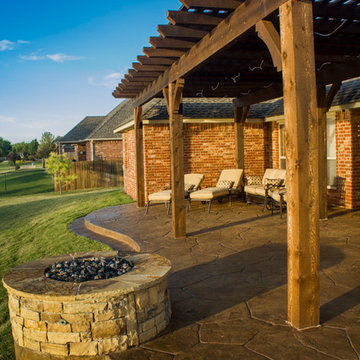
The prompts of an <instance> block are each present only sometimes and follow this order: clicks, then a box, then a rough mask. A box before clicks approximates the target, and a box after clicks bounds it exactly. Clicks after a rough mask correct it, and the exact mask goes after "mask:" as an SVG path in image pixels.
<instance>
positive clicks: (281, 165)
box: [280, 158, 286, 169]
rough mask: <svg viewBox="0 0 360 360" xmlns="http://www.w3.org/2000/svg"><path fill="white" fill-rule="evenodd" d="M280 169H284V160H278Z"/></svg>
mask: <svg viewBox="0 0 360 360" xmlns="http://www.w3.org/2000/svg"><path fill="white" fill-rule="evenodd" d="M280 169H286V159H284V158H282V159H280Z"/></svg>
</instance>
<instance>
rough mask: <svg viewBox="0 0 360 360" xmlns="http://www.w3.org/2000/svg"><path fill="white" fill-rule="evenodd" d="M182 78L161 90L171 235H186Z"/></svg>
mask: <svg viewBox="0 0 360 360" xmlns="http://www.w3.org/2000/svg"><path fill="white" fill-rule="evenodd" d="M183 88H184V79H178V80H177V81H176V82H174V83H171V84H169V86H168V87H167V88H165V89H164V90H163V94H164V98H165V101H166V106H167V110H168V114H169V124H170V149H171V191H172V194H171V197H172V201H171V208H172V229H173V236H174V237H175V238H180V237H184V236H186V219H185V204H184V187H185V184H184V131H183V115H182V96H183Z"/></svg>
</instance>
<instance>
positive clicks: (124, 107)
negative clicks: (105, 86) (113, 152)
mask: <svg viewBox="0 0 360 360" xmlns="http://www.w3.org/2000/svg"><path fill="white" fill-rule="evenodd" d="M133 102H134V101H133V100H125V101H123V102H121V103H120V104H119V105H118V106H116V108H114V109H113V110H111V111H110V112H109V113H108V114H107V115H106V116H105V117H104V119H103V121H102V122H101V123H100V124H99V125H98V126H97V127H96V128H95V129H94V130H93V131H92V132H91V133H90V134H89V135H88V136H87V137H86V139H85V140H120V139H121V134H114V132H113V130H114V129H115V127H116V126H117V124H118V123H119V122H120V121H121V120H122V118H124V117H126V118H127V117H130V116H133V112H134V108H133V106H132V105H133Z"/></svg>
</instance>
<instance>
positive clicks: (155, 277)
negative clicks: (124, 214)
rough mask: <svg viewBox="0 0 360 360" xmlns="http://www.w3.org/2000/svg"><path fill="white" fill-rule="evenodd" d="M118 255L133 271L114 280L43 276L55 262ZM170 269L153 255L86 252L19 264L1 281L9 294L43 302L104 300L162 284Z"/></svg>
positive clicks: (165, 260)
mask: <svg viewBox="0 0 360 360" xmlns="http://www.w3.org/2000/svg"><path fill="white" fill-rule="evenodd" d="M113 256H120V257H122V258H123V259H126V260H128V261H131V262H132V263H134V268H133V269H132V270H131V271H129V272H127V273H125V274H123V275H121V276H117V277H113V278H110V279H106V280H105V279H103V280H92V281H86V282H83V283H72V282H62V281H57V280H53V279H50V278H47V277H45V269H46V268H47V267H49V266H51V265H52V264H54V263H55V262H62V261H71V260H73V258H78V259H85V258H92V257H113ZM170 270H171V263H170V261H169V260H168V259H166V258H164V257H162V256H159V255H156V254H138V253H136V254H124V253H119V252H117V251H109V252H103V251H98V252H86V253H74V254H71V255H60V256H53V257H49V258H46V259H39V260H34V261H31V262H28V263H26V264H22V265H19V266H17V267H15V268H13V269H11V270H10V271H9V272H8V273H6V274H5V276H4V278H3V285H4V287H5V288H6V289H7V290H8V291H11V293H12V294H14V295H17V296H26V297H27V298H34V299H42V300H51V301H54V300H56V301H57V300H59V301H72V300H84V299H87V298H89V294H90V295H91V294H94V295H95V294H96V296H97V297H99V295H100V296H101V297H102V298H104V299H107V298H109V297H113V296H119V295H122V294H128V293H131V292H134V291H139V290H141V289H147V288H149V287H151V286H154V285H156V284H157V283H159V282H161V280H162V279H163V277H164V276H166V275H167V274H168V273H169V272H170Z"/></svg>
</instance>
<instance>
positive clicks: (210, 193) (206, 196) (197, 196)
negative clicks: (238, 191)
mask: <svg viewBox="0 0 360 360" xmlns="http://www.w3.org/2000/svg"><path fill="white" fill-rule="evenodd" d="M228 194H229V191H228V190H227V189H224V188H218V187H209V188H206V189H202V190H198V191H194V192H192V193H190V199H191V200H212V199H216V198H218V197H223V196H226V195H228Z"/></svg>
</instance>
